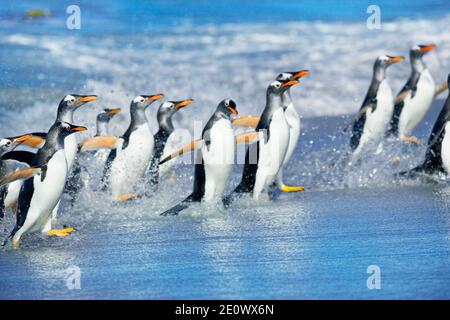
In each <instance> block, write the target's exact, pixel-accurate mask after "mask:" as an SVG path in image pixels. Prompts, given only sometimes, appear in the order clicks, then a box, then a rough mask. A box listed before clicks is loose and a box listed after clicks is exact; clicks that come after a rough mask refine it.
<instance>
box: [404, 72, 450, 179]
mask: <svg viewBox="0 0 450 320" xmlns="http://www.w3.org/2000/svg"><path fill="white" fill-rule="evenodd" d="M447 84H448V85H450V74H449V75H448V78H447ZM420 173H425V174H429V175H433V174H441V175H445V174H446V175H450V94H449V96H448V97H447V100H446V101H445V103H444V106H443V107H442V110H441V113H440V114H439V116H438V118H437V120H436V123H435V124H434V127H433V130H432V131H431V135H430V138H429V139H428V147H427V151H426V154H425V161H424V162H423V163H422V164H421V165H420V166H417V167H416V168H414V169H412V170H409V171H406V172H402V173H400V176H408V177H414V176H417V174H420Z"/></svg>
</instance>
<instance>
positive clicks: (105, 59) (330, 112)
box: [0, 1, 450, 299]
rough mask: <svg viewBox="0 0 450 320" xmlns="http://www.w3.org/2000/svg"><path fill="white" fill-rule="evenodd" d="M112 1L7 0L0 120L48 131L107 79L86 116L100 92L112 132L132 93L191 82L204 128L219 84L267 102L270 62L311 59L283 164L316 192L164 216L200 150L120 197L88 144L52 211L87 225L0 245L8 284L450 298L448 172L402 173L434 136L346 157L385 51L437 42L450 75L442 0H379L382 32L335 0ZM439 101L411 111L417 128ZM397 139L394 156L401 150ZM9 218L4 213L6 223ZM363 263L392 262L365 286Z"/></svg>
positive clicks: (101, 290)
mask: <svg viewBox="0 0 450 320" xmlns="http://www.w3.org/2000/svg"><path fill="white" fill-rule="evenodd" d="M106 2H107V1H104V2H103V1H96V2H95V4H94V3H90V2H88V1H79V3H80V7H81V9H82V15H83V16H82V17H83V18H82V19H83V20H82V21H83V22H82V29H81V30H79V31H69V30H67V29H66V28H65V27H64V25H65V19H66V17H67V15H66V14H65V7H63V6H62V5H61V4H58V2H52V1H44V2H43V3H44V4H45V5H44V6H43V7H45V8H49V9H51V11H52V13H53V14H52V16H51V17H48V18H43V19H27V18H24V17H23V13H24V12H25V11H26V10H28V9H31V8H35V6H34V2H32V1H21V2H20V5H18V6H16V5H15V6H12V5H5V6H2V7H1V8H0V17H1V19H0V60H1V63H0V75H1V78H0V108H1V110H2V111H3V113H2V117H1V118H0V134H1V136H11V135H15V134H18V133H21V132H25V131H42V130H46V129H47V128H48V126H49V125H50V124H51V123H52V122H53V120H54V115H55V113H56V105H57V103H58V101H59V100H60V99H61V97H62V96H64V95H65V94H66V93H68V92H79V93H95V94H97V95H99V100H98V101H97V102H95V103H92V104H91V106H90V107H89V106H86V107H83V109H80V110H79V111H77V113H76V116H75V122H77V123H79V124H83V125H87V126H88V127H89V128H90V129H94V121H95V115H96V114H97V113H98V112H99V111H100V110H101V109H102V108H104V107H123V108H124V110H125V112H123V113H122V114H121V115H120V116H118V117H117V118H115V119H114V120H113V121H112V123H111V128H112V132H113V133H115V134H121V133H123V131H124V129H125V128H126V126H127V123H128V119H129V118H128V114H127V113H128V111H127V110H128V108H127V106H128V104H129V101H130V99H131V98H132V97H134V96H135V95H136V94H147V93H155V92H160V91H162V92H164V93H166V95H167V97H168V98H169V99H183V98H194V99H195V103H194V104H193V106H192V108H191V107H189V108H191V109H186V110H183V111H182V112H180V113H179V114H177V116H176V122H177V126H178V127H183V128H186V129H188V130H189V132H193V131H194V130H193V127H194V125H195V121H204V120H206V119H207V118H208V117H209V116H210V114H211V110H213V109H214V108H215V106H216V104H217V102H218V101H219V100H221V99H223V98H225V97H230V98H233V99H234V100H235V101H236V102H237V103H238V110H239V111H240V113H241V114H259V113H260V112H261V109H262V106H263V105H264V97H265V95H264V90H265V86H266V85H267V83H268V81H270V80H271V79H272V78H273V77H274V75H276V74H277V73H278V72H280V71H284V70H297V69H299V68H309V69H310V70H311V76H310V77H308V78H305V79H304V81H302V83H301V84H300V85H299V86H298V87H296V88H294V89H293V97H294V101H295V104H296V106H297V109H298V111H299V112H300V113H301V114H302V115H303V116H304V117H305V118H304V119H303V121H302V136H301V140H300V143H299V146H298V149H297V150H296V153H295V155H294V157H293V158H292V160H291V162H290V163H289V165H288V167H287V168H286V172H285V176H286V181H288V182H291V183H299V182H300V183H301V184H302V185H304V186H305V187H306V191H305V192H303V193H299V194H284V195H281V196H280V198H278V199H277V200H276V201H274V202H272V203H267V202H263V203H261V204H259V205H258V206H255V205H254V204H253V203H252V202H251V201H245V200H244V201H242V202H238V203H236V204H235V205H234V206H233V207H232V208H231V209H230V210H226V211H224V210H221V209H216V208H205V207H204V206H194V207H193V208H191V209H189V210H187V211H186V212H183V214H182V215H181V216H179V217H176V218H162V217H159V216H158V213H160V212H161V211H163V210H165V209H167V208H169V207H170V206H172V205H173V204H175V203H177V202H178V201H180V200H181V199H183V197H185V196H186V195H187V194H189V192H190V190H191V187H192V173H193V169H192V166H191V165H188V164H184V165H181V166H179V167H177V168H176V171H175V173H176V174H175V178H174V179H172V181H166V182H165V183H163V184H162V186H161V189H160V190H159V191H158V192H157V193H156V194H155V195H154V196H153V197H151V198H143V199H140V200H137V201H135V202H131V203H127V204H122V205H114V204H112V203H111V201H110V199H109V197H108V195H106V194H104V193H102V192H98V191H96V190H97V189H98V188H97V183H98V178H99V177H98V175H99V174H98V172H99V170H98V166H97V165H95V163H94V162H90V161H85V162H87V167H88V169H89V172H90V174H91V175H92V176H91V179H90V180H89V182H88V183H87V187H86V188H85V189H84V190H83V191H82V193H81V194H80V199H79V201H77V202H76V203H75V205H74V206H73V207H71V206H70V205H69V203H68V202H67V201H66V200H67V199H65V201H64V202H63V205H62V215H61V218H60V220H59V222H60V225H69V226H73V227H76V228H77V229H78V231H77V232H75V233H74V234H72V235H70V236H69V237H67V238H64V239H53V238H52V239H46V238H43V237H41V236H40V235H30V236H27V237H24V239H23V243H22V247H21V250H19V251H17V252H16V251H13V250H12V249H11V248H6V249H3V250H0V298H3V299H11V298H31V299H39V298H61V299H68V298H82V299H90V298H208V299H209V298H327V299H328V298H330V299H331V298H348V299H356V298H369V299H371V298H450V281H449V277H448V267H449V265H450V264H449V262H450V261H449V259H450V255H449V248H450V239H449V232H450V223H449V222H450V215H449V211H450V210H449V208H450V190H449V184H448V182H446V181H440V183H437V184H435V185H425V184H424V183H423V181H402V180H397V179H395V178H393V174H394V173H396V172H399V171H401V170H405V169H408V168H412V167H413V166H415V165H416V164H418V163H419V162H420V161H421V159H422V157H423V155H424V148H425V147H424V146H423V145H422V146H409V145H405V144H398V143H393V142H385V148H384V151H383V152H382V153H381V154H379V155H374V156H369V157H367V158H365V159H364V161H363V162H362V163H361V164H360V165H359V166H357V167H352V168H348V167H345V166H341V165H339V164H340V163H342V162H343V160H344V159H345V158H346V155H347V152H348V146H347V145H348V139H349V134H348V133H343V132H342V129H343V128H344V127H345V125H346V124H347V123H348V122H349V121H350V118H351V115H350V114H352V113H354V112H356V110H358V108H359V106H360V103H361V101H362V99H363V98H364V94H365V91H366V89H367V86H368V83H369V81H370V76H371V75H370V73H371V69H372V63H373V60H374V58H375V57H376V56H377V55H379V54H385V53H390V54H406V53H407V49H408V48H409V47H410V46H411V45H412V44H413V43H417V42H435V43H437V44H438V45H439V48H438V50H437V51H436V52H434V53H432V54H430V55H429V56H428V57H427V58H426V61H427V64H428V65H429V67H430V69H431V71H432V73H433V75H434V76H435V78H436V80H437V82H438V83H441V82H442V81H443V80H444V79H445V77H446V72H447V71H448V70H450V69H449V67H450V64H449V63H450V37H449V34H448V33H447V32H446V31H445V30H447V27H448V25H449V23H450V16H449V15H448V14H449V12H450V8H448V4H446V3H445V1H430V2H428V3H423V2H422V1H408V2H407V3H408V5H407V6H405V5H404V4H405V3H406V2H403V3H401V4H398V2H395V3H392V2H391V1H379V3H380V5H381V7H382V10H383V11H382V12H383V17H384V18H383V19H385V20H383V24H382V30H379V31H373V30H368V29H367V28H366V27H365V19H366V18H367V14H366V13H365V9H366V8H367V4H364V5H362V4H361V5H356V4H353V5H352V4H350V3H348V4H345V5H342V3H341V1H339V2H338V1H327V2H326V5H323V6H319V7H318V6H317V5H315V2H314V3H313V2H311V1H302V2H299V3H293V2H289V4H287V3H286V4H275V3H274V2H263V3H260V2H259V3H260V6H259V7H258V9H257V10H254V11H252V13H254V14H251V15H250V14H248V13H249V11H251V10H253V8H254V6H253V5H254V2H253V1H238V3H239V4H240V6H236V5H234V4H235V3H236V2H232V3H231V4H230V3H226V2H220V3H219V4H218V7H213V6H208V5H206V4H205V3H204V2H202V1H194V2H191V3H190V4H189V5H187V6H182V5H176V6H175V8H177V9H176V10H169V9H168V8H172V7H167V4H166V2H160V1H148V2H139V1H126V2H125V1H124V2H121V3H118V4H114V5H113V4H111V5H109V1H108V2H107V3H108V4H106ZM14 3H15V2H14ZM171 3H172V4H173V3H178V2H171ZM353 3H354V2H353ZM15 4H16V3H15ZM193 12H195V13H193ZM267 12H270V13H271V14H270V15H268V14H267ZM144 13H145V14H146V15H145V16H144ZM174 17H175V18H174ZM399 39H401V41H399ZM394 68H395V69H394ZM408 73H409V66H408V64H407V63H404V64H398V66H397V65H396V66H395V67H392V69H391V70H389V71H388V75H389V78H390V82H391V84H392V88H393V90H394V91H397V90H399V89H400V88H401V86H402V85H403V83H404V81H405V79H406V77H407V75H408ZM442 103H443V100H442V98H441V99H439V100H437V101H436V103H435V104H434V105H433V107H432V110H431V112H430V114H429V115H428V116H427V119H426V120H425V121H424V123H423V124H422V125H421V126H420V127H419V128H418V131H417V132H416V135H417V136H418V137H419V138H421V139H422V140H424V141H426V139H427V136H428V134H429V132H430V130H431V126H432V124H433V123H434V120H435V118H436V115H437V112H439V110H440V108H441V106H442ZM154 113H155V112H154V109H153V110H150V111H148V116H149V118H150V121H151V123H152V125H153V128H155V129H156V126H155V114H154ZM18 119H20V121H18ZM91 131H92V130H91ZM398 155H401V161H400V163H399V164H395V163H392V161H391V159H393V158H394V157H395V156H398ZM241 169H242V167H241V166H236V168H235V171H234V174H233V176H232V179H231V181H230V185H229V189H231V188H232V186H234V185H236V183H238V181H239V178H240V170H241ZM144 187H145V186H144V185H143V186H142V188H144ZM12 225H13V221H12V217H11V216H8V217H7V219H6V221H5V222H4V223H2V224H1V225H0V228H1V229H0V231H1V232H0V236H1V237H4V236H6V235H7V234H8V232H9V231H10V229H11V228H12ZM369 265H377V266H379V267H380V269H381V289H380V290H369V289H368V288H367V286H366V280H367V278H368V276H369V274H367V272H366V270H367V267H368V266H369ZM71 266H77V267H79V268H80V271H81V289H80V290H69V289H68V288H67V287H66V280H67V276H68V273H67V268H69V267H71Z"/></svg>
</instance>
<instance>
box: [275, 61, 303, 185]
mask: <svg viewBox="0 0 450 320" xmlns="http://www.w3.org/2000/svg"><path fill="white" fill-rule="evenodd" d="M308 74H309V71H308V70H301V71H296V72H283V73H281V74H279V75H278V77H277V79H276V80H278V81H289V80H297V79H300V78H302V77H304V76H307V75H308ZM282 100H283V108H284V115H285V117H286V121H287V123H288V125H289V145H288V149H287V151H286V156H285V157H284V160H283V165H282V166H281V168H280V170H279V172H278V175H277V179H276V184H277V185H278V188H280V189H281V190H282V191H284V192H292V191H301V190H303V187H291V186H288V185H286V184H284V182H283V167H285V166H286V165H287V163H288V162H289V160H290V159H291V157H292V154H293V153H294V150H295V147H296V146H297V142H298V138H299V136H300V117H299V115H298V113H297V111H296V110H295V107H294V103H293V102H292V98H291V90H290V87H288V89H287V90H285V91H284V92H283V94H282Z"/></svg>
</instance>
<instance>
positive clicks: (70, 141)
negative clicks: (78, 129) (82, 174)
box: [64, 134, 78, 171]
mask: <svg viewBox="0 0 450 320" xmlns="http://www.w3.org/2000/svg"><path fill="white" fill-rule="evenodd" d="M64 150H65V153H66V159H67V167H68V169H69V171H70V169H71V168H72V165H73V162H74V161H75V157H76V155H77V151H78V145H77V138H76V137H75V135H74V134H71V135H68V136H67V137H65V138H64Z"/></svg>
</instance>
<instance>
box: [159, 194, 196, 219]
mask: <svg viewBox="0 0 450 320" xmlns="http://www.w3.org/2000/svg"><path fill="white" fill-rule="evenodd" d="M192 202H199V200H198V199H196V198H195V196H194V194H193V193H192V194H190V195H189V196H188V197H187V198H186V199H184V200H183V201H181V202H180V203H179V204H177V205H176V206H173V207H172V208H170V209H168V210H166V211H164V212H163V213H160V214H159V215H160V216H164V217H166V216H176V215H178V214H179V213H180V212H181V211H183V210H184V209H187V208H188V207H189V205H190V204H191V203H192Z"/></svg>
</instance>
